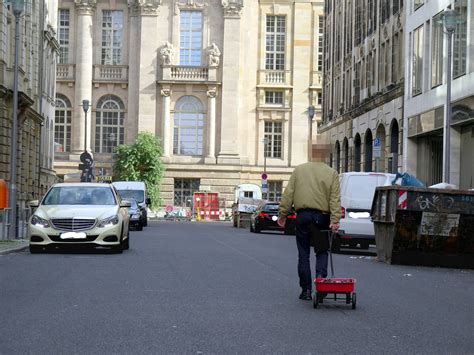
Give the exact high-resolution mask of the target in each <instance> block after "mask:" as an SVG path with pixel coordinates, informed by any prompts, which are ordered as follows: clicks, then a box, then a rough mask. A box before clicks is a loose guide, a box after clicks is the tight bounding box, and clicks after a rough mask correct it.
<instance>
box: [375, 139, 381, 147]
mask: <svg viewBox="0 0 474 355" xmlns="http://www.w3.org/2000/svg"><path fill="white" fill-rule="evenodd" d="M374 147H380V138H375V139H374Z"/></svg>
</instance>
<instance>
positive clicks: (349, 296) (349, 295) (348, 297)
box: [346, 292, 351, 304]
mask: <svg viewBox="0 0 474 355" xmlns="http://www.w3.org/2000/svg"><path fill="white" fill-rule="evenodd" d="M346 304H351V293H350V292H347V293H346Z"/></svg>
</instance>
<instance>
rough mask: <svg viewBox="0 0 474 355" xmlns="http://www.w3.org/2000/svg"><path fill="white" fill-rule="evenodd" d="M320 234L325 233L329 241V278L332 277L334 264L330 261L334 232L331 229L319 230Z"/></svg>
mask: <svg viewBox="0 0 474 355" xmlns="http://www.w3.org/2000/svg"><path fill="white" fill-rule="evenodd" d="M321 232H323V233H324V232H327V233H328V239H329V250H328V253H329V261H330V263H331V277H334V263H333V261H332V241H333V239H334V232H333V231H332V229H324V230H321Z"/></svg>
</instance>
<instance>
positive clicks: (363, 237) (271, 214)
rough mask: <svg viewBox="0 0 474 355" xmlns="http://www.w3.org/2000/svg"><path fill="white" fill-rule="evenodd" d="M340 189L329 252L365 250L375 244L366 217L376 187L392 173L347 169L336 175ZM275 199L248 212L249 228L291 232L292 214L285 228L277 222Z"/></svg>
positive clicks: (254, 230) (293, 232)
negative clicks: (336, 224) (337, 222)
mask: <svg viewBox="0 0 474 355" xmlns="http://www.w3.org/2000/svg"><path fill="white" fill-rule="evenodd" d="M339 179H340V180H339V181H340V189H341V212H342V217H341V220H340V231H339V233H338V234H337V235H336V236H335V239H334V241H333V251H336V252H337V251H339V250H340V248H341V247H348V248H356V247H360V248H361V249H369V247H370V245H371V244H375V233H374V226H373V223H372V220H371V216H370V210H371V207H372V200H373V198H374V195H375V188H376V187H377V186H387V185H391V184H392V181H393V180H394V179H395V174H388V173H376V172H347V173H342V174H340V175H339ZM278 207H279V205H278V202H266V203H262V204H261V205H260V206H259V207H258V208H257V209H256V211H255V212H254V213H253V214H252V215H251V219H250V231H251V232H254V233H260V232H261V231H263V230H273V231H283V232H284V233H285V234H295V225H296V214H295V213H293V214H291V215H290V216H288V219H287V224H286V226H285V228H282V227H280V226H279V225H278V224H277V220H278Z"/></svg>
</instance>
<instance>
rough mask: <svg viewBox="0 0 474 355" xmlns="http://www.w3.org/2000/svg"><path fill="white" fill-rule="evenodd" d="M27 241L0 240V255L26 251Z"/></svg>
mask: <svg viewBox="0 0 474 355" xmlns="http://www.w3.org/2000/svg"><path fill="white" fill-rule="evenodd" d="M28 245H29V243H28V240H27V239H17V240H0V255H6V254H10V253H15V252H19V251H22V250H26V249H28Z"/></svg>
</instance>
